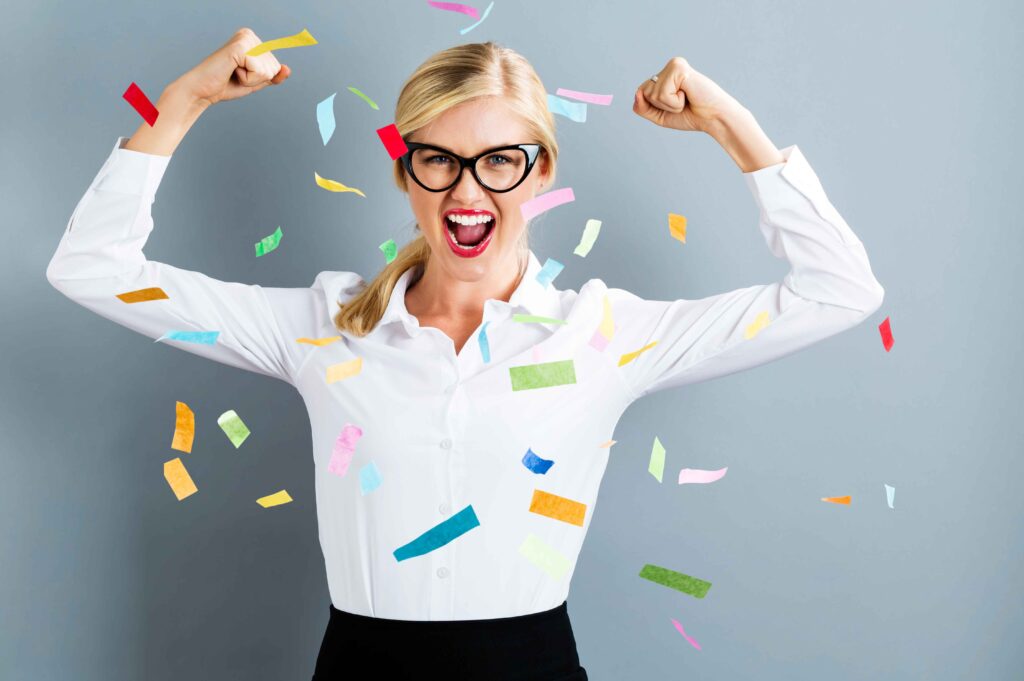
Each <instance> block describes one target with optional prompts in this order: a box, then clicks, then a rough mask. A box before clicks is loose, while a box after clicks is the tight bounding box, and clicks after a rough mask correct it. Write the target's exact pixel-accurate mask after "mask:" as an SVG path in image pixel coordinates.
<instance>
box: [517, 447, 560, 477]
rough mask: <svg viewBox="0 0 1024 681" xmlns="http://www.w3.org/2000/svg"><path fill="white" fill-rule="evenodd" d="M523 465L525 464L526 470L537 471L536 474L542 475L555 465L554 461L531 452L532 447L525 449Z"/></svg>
mask: <svg viewBox="0 0 1024 681" xmlns="http://www.w3.org/2000/svg"><path fill="white" fill-rule="evenodd" d="M523 465H524V466H526V468H527V470H529V471H532V472H534V473H537V474H538V475H544V474H545V473H547V472H548V470H550V469H551V467H552V466H554V465H555V462H554V461H549V460H548V459H542V458H541V457H539V456H537V455H536V454H534V453H533V450H532V449H527V450H526V454H523Z"/></svg>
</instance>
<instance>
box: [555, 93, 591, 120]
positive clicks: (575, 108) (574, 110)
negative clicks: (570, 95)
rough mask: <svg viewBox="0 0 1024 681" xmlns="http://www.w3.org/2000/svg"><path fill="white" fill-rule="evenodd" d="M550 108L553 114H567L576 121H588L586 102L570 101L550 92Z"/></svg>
mask: <svg viewBox="0 0 1024 681" xmlns="http://www.w3.org/2000/svg"><path fill="white" fill-rule="evenodd" d="M548 110H549V111H550V112H551V113H553V114H558V115H559V116H565V117H566V118H568V119H569V120H570V121H574V122H576V123H586V122H587V105H586V102H570V101H569V100H568V99H562V98H561V97H556V96H555V95H552V94H548Z"/></svg>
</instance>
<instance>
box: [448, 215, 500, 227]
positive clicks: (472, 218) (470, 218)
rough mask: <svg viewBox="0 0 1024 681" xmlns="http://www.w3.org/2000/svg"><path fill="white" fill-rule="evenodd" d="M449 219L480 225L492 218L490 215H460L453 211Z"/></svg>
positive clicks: (461, 223)
mask: <svg viewBox="0 0 1024 681" xmlns="http://www.w3.org/2000/svg"><path fill="white" fill-rule="evenodd" d="M448 219H449V220H451V221H452V222H457V223H459V224H460V225H479V224H480V223H483V222H490V221H491V219H492V218H491V216H490V215H458V214H455V213H451V214H449V215H448Z"/></svg>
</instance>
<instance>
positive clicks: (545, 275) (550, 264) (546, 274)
mask: <svg viewBox="0 0 1024 681" xmlns="http://www.w3.org/2000/svg"><path fill="white" fill-rule="evenodd" d="M563 269H565V265H563V264H562V263H560V262H558V261H557V260H555V259H554V258H548V259H547V260H545V261H544V267H542V268H540V272H538V273H537V282H538V283H539V284H540V285H541V286H543V287H544V288H547V287H548V286H550V285H551V282H553V281H554V280H555V277H557V276H558V274H559V273H560V272H561V271H562V270H563Z"/></svg>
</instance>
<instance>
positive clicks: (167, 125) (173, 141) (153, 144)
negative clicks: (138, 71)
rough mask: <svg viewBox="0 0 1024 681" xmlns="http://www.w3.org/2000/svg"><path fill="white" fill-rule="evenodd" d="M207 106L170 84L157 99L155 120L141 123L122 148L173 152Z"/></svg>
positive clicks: (143, 151)
mask: <svg viewBox="0 0 1024 681" xmlns="http://www.w3.org/2000/svg"><path fill="white" fill-rule="evenodd" d="M207 106H208V105H206V104H202V103H200V101H199V100H197V99H196V98H194V97H192V96H190V95H189V94H187V93H186V92H184V91H182V90H180V89H179V88H178V87H176V86H175V84H174V83H171V84H170V85H169V86H167V88H166V89H165V90H164V91H163V93H162V94H161V95H160V99H159V100H157V102H156V108H157V111H159V112H160V115H159V116H158V117H157V119H156V123H155V124H154V125H152V126H150V125H149V123H146V122H143V123H142V124H141V125H140V126H139V128H138V130H136V131H135V134H134V135H132V137H131V139H130V140H128V142H127V143H126V144H125V145H124V148H125V149H130V150H132V151H138V152H142V153H145V154H156V155H159V156H170V155H172V154H173V153H174V150H175V149H177V147H178V144H179V143H181V140H182V139H184V137H185V133H187V132H188V131H189V129H190V128H191V127H192V125H193V124H194V123H195V122H196V121H197V120H199V116H200V115H201V114H202V113H203V112H204V111H205V110H206V108H207Z"/></svg>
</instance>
